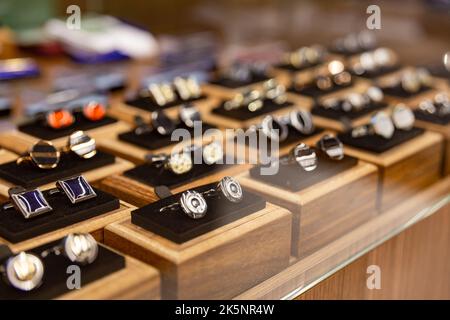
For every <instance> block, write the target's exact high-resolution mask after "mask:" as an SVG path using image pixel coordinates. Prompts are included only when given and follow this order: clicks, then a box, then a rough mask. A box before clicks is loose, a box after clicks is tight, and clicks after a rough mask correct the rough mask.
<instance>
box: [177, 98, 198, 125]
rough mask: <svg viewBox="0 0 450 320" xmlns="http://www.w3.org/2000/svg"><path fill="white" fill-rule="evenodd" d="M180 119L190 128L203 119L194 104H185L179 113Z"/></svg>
mask: <svg viewBox="0 0 450 320" xmlns="http://www.w3.org/2000/svg"><path fill="white" fill-rule="evenodd" d="M178 116H179V118H180V121H181V122H182V123H184V125H185V126H186V127H188V128H193V127H194V123H195V122H196V121H201V120H202V116H201V114H200V112H199V111H198V109H197V107H196V106H194V105H192V104H184V105H182V106H181V107H180V111H179V114H178Z"/></svg>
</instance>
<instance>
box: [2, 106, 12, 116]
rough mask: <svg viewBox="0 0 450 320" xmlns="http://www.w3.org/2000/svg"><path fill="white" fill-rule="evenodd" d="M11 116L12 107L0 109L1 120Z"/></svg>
mask: <svg viewBox="0 0 450 320" xmlns="http://www.w3.org/2000/svg"><path fill="white" fill-rule="evenodd" d="M10 115H11V107H8V108H4V109H0V118H3V117H9V116H10Z"/></svg>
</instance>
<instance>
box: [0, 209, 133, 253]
mask: <svg viewBox="0 0 450 320" xmlns="http://www.w3.org/2000/svg"><path fill="white" fill-rule="evenodd" d="M134 209H136V207H134V206H132V205H130V204H128V203H126V202H123V201H121V202H120V208H119V209H117V210H114V211H111V212H105V213H103V214H101V215H98V216H96V217H93V218H90V219H87V220H84V221H81V222H78V223H75V224H72V225H69V226H67V227H64V228H61V229H58V230H55V231H52V232H48V233H45V234H43V235H40V236H37V237H34V238H30V239H28V240H25V241H21V242H18V243H11V242H9V241H7V240H5V239H2V238H1V237H0V243H2V244H7V245H8V246H9V247H10V248H11V250H12V251H14V252H19V251H26V250H29V249H32V248H34V247H38V246H40V245H43V244H46V243H49V242H52V241H55V240H57V239H60V238H63V237H64V236H65V235H67V234H69V233H76V232H81V233H91V234H92V235H93V237H94V238H95V240H97V241H98V242H103V231H104V228H105V227H106V226H107V225H109V224H111V223H114V222H116V221H119V220H122V219H125V218H128V217H130V212H131V211H132V210H134Z"/></svg>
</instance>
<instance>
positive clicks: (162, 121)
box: [152, 111, 176, 136]
mask: <svg viewBox="0 0 450 320" xmlns="http://www.w3.org/2000/svg"><path fill="white" fill-rule="evenodd" d="M152 127H153V128H154V129H155V130H156V131H157V132H158V133H159V134H160V135H163V136H167V135H169V134H171V133H172V132H173V130H175V128H176V124H175V123H174V122H173V121H172V119H170V118H169V117H168V116H167V115H166V114H165V113H164V112H163V111H154V112H152Z"/></svg>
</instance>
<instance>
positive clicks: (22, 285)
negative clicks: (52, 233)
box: [2, 252, 44, 291]
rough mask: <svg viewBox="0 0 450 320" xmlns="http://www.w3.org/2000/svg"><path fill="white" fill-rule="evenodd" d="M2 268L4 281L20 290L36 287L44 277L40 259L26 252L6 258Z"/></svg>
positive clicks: (29, 289)
mask: <svg viewBox="0 0 450 320" xmlns="http://www.w3.org/2000/svg"><path fill="white" fill-rule="evenodd" d="M2 269H4V270H2V271H3V272H2V273H3V275H4V279H5V280H6V282H7V283H8V284H9V285H11V286H12V287H14V288H16V289H18V290H21V291H32V290H33V289H36V288H37V287H39V286H40V285H41V284H42V278H43V277H44V264H43V263H42V260H41V259H40V258H38V257H37V256H35V255H34V254H31V253H26V252H21V253H19V254H17V255H15V256H12V257H10V258H8V260H6V263H5V264H4V266H3V268H2Z"/></svg>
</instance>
